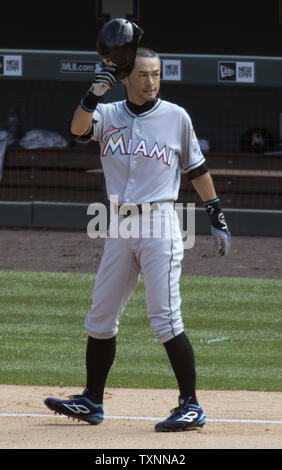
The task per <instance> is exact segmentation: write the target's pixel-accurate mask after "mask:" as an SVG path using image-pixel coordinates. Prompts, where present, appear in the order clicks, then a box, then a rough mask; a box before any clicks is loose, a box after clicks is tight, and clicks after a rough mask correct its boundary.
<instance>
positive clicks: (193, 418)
mask: <svg viewBox="0 0 282 470" xmlns="http://www.w3.org/2000/svg"><path fill="white" fill-rule="evenodd" d="M190 400H191V397H179V400H178V402H179V406H178V407H177V408H174V409H173V410H171V415H170V416H169V417H168V418H167V419H165V420H164V421H161V422H160V423H157V424H156V426H155V431H156V432H178V431H190V430H193V429H198V428H202V427H203V426H204V424H205V423H206V421H207V420H206V417H205V414H204V412H203V410H202V408H201V407H200V406H199V405H193V404H190Z"/></svg>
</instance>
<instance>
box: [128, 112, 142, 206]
mask: <svg viewBox="0 0 282 470" xmlns="http://www.w3.org/2000/svg"><path fill="white" fill-rule="evenodd" d="M139 140H140V130H139V126H138V118H135V119H134V122H133V125H132V144H133V147H132V149H131V152H134V148H135V146H136V142H139ZM129 159H130V160H129V175H128V183H127V187H126V190H125V200H126V201H128V202H135V200H134V199H135V198H134V193H135V184H136V178H135V173H136V164H137V156H135V155H134V156H133V155H132V153H131V155H130V156H129Z"/></svg>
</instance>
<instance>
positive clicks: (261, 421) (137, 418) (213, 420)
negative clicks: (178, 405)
mask: <svg viewBox="0 0 282 470" xmlns="http://www.w3.org/2000/svg"><path fill="white" fill-rule="evenodd" d="M1 416H3V417H4V416H6V417H19V418H21V417H30V418H66V416H63V415H54V414H46V413H45V414H43V413H42V414H39V413H0V417H1ZM105 419H125V420H126V419H129V420H134V421H162V420H164V419H165V418H164V417H148V416H105ZM207 422H211V423H258V424H282V420H277V419H235V418H232V419H228V418H218V419H217V418H209V419H208V418H207Z"/></svg>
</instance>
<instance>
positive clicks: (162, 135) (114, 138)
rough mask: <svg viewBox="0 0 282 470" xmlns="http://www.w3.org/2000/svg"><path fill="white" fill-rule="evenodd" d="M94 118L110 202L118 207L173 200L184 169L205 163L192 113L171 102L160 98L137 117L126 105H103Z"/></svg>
mask: <svg viewBox="0 0 282 470" xmlns="http://www.w3.org/2000/svg"><path fill="white" fill-rule="evenodd" d="M93 117H94V133H93V139H94V140H97V141H99V143H100V148H101V153H100V155H101V163H102V166H103V170H104V174H105V179H106V187H107V193H108V197H110V196H111V195H117V196H118V200H119V202H120V203H123V202H133V203H135V204H142V203H143V202H150V201H155V202H161V201H167V200H174V201H175V200H177V198H178V192H179V187H180V178H181V170H182V171H183V172H189V171H190V170H192V169H194V168H196V167H197V166H200V165H201V164H202V163H204V161H205V158H204V156H203V154H202V152H201V150H200V147H199V144H198V141H197V138H196V135H195V132H194V130H193V126H192V122H191V119H190V117H189V115H188V113H187V112H186V111H185V110H184V108H182V107H180V106H178V105H175V104H173V103H170V102H168V101H164V100H161V99H157V101H156V103H155V105H154V106H153V107H152V108H151V109H150V110H149V111H146V112H144V113H142V114H139V115H135V114H134V113H133V112H132V111H130V109H129V108H128V107H127V105H126V100H123V101H117V102H114V103H107V104H104V103H100V104H99V105H98V106H97V108H96V110H95V112H94V115H93ZM160 123H161V124H160ZM156 136H157V137H156Z"/></svg>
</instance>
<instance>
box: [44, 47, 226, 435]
mask: <svg viewBox="0 0 282 470" xmlns="http://www.w3.org/2000/svg"><path fill="white" fill-rule="evenodd" d="M160 73H161V61H160V58H159V56H158V55H157V54H156V53H155V52H153V51H152V50H150V49H147V48H142V47H139V48H138V49H137V55H136V59H135V62H134V67H133V70H132V71H131V73H130V74H129V75H128V76H126V77H125V78H122V79H121V82H122V83H123V84H124V85H125V87H126V90H127V99H126V100H122V101H118V102H113V103H107V104H105V103H102V97H103V95H104V93H105V92H106V91H107V90H109V89H111V88H112V87H113V86H114V85H115V84H116V83H117V81H118V80H117V73H116V69H115V67H113V66H111V67H105V68H104V69H102V70H101V71H100V72H99V73H98V72H97V73H96V74H95V76H94V82H93V84H92V86H91V88H90V90H89V91H88V92H87V94H86V95H85V96H84V98H83V99H82V100H81V102H80V105H79V106H78V107H77V109H76V111H75V113H74V117H73V120H72V124H71V132H72V133H73V134H74V135H75V136H78V139H80V141H89V140H90V139H93V140H95V141H99V143H100V148H101V163H102V166H103V170H104V175H105V181H106V187H107V192H108V197H109V198H110V197H111V196H112V195H116V196H117V200H118V203H117V205H116V207H115V210H116V213H117V214H118V223H119V224H122V223H124V222H126V223H129V222H130V221H131V222H133V220H135V221H136V220H138V221H139V220H141V219H142V217H145V218H146V217H147V221H148V220H149V221H151V220H153V218H155V219H156V220H158V221H159V222H160V225H161V227H163V223H164V222H165V224H166V226H169V228H170V231H169V235H168V234H167V231H166V233H165V234H163V232H162V230H160V234H159V236H158V237H152V236H150V234H149V236H148V233H147V235H146V236H142V234H141V233H140V234H139V236H136V237H133V236H131V237H123V236H121V235H120V234H118V235H117V236H115V237H111V236H109V237H108V238H106V240H105V250H104V254H103V257H102V260H101V264H100V267H99V270H98V273H97V276H96V282H95V286H94V289H93V298H92V307H91V309H90V311H89V313H88V315H87V317H86V320H85V326H86V329H87V332H88V341H87V348H86V372H87V383H86V387H85V389H84V391H83V393H82V395H78V396H73V397H69V399H66V400H61V399H57V398H52V397H49V398H47V399H46V400H45V404H46V405H47V406H48V407H49V408H50V409H51V410H53V411H55V412H56V413H60V414H63V415H66V416H71V417H73V418H78V419H80V420H84V421H86V422H88V423H90V424H99V423H101V422H102V420H103V416H104V405H103V395H104V388H105V385H106V380H107V376H108V373H109V371H110V368H111V366H112V364H113V362H114V358H115V352H116V335H117V333H118V328H119V319H120V316H121V314H122V312H123V310H124V308H125V306H126V304H127V302H128V300H129V298H130V296H131V295H132V293H133V292H134V290H135V288H136V286H137V284H138V280H139V277H140V274H141V273H142V274H143V278H144V284H145V296H146V306H147V314H148V318H149V321H150V325H151V327H152V329H153V331H154V334H155V336H156V338H158V340H159V342H160V343H161V344H162V345H163V347H164V348H165V350H166V352H167V354H168V358H169V361H170V364H171V367H172V370H173V372H174V374H175V378H176V381H177V384H178V387H179V401H178V406H177V407H176V408H175V409H174V410H172V412H171V415H170V416H169V417H168V418H167V419H165V420H164V421H161V422H159V423H157V424H156V426H155V431H157V432H161V431H185V430H190V429H196V428H201V427H202V426H203V425H204V424H205V422H206V417H205V414H204V412H203V409H202V407H201V406H200V404H199V403H198V400H197V395H196V371H195V358H194V351H193V347H192V345H191V343H190V341H189V339H188V337H187V335H186V333H185V331H184V327H183V321H182V317H181V309H180V305H181V296H180V291H179V279H180V275H181V261H182V258H183V242H182V236H181V232H180V227H179V221H178V216H177V214H176V211H175V209H174V202H175V201H176V200H177V197H178V191H179V186H180V176H181V170H182V172H183V173H186V174H187V176H188V179H190V180H191V181H192V184H193V186H194V188H195V190H196V191H197V193H198V194H199V196H200V197H201V199H202V201H203V204H204V206H205V207H206V209H207V213H208V215H209V216H210V220H211V231H212V235H213V237H214V240H215V244H216V248H217V250H218V253H219V254H220V255H226V254H227V253H228V251H229V249H230V238H231V237H230V233H229V231H228V227H227V225H226V222H225V220H224V216H223V213H222V210H221V208H220V201H219V198H218V196H217V194H216V192H215V188H214V185H213V181H212V178H211V175H210V173H209V171H208V168H207V166H206V164H205V158H204V156H203V154H202V152H201V150H200V147H199V144H198V141H197V138H196V135H195V132H194V130H193V126H192V122H191V119H190V117H189V115H188V114H187V112H186V111H185V110H184V109H183V108H182V107H180V106H178V105H176V104H173V103H170V102H167V101H164V100H162V99H161V98H160V97H159V96H158V93H159V88H160ZM132 204H134V206H132V207H133V208H132V210H131V209H130V208H131V205H132ZM124 207H125V208H126V209H125V210H124ZM148 207H149V211H148ZM128 209H129V210H128ZM133 209H134V210H133ZM149 231H150V230H149ZM110 232H111V222H110V227H109V233H110ZM150 233H151V232H150Z"/></svg>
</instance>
